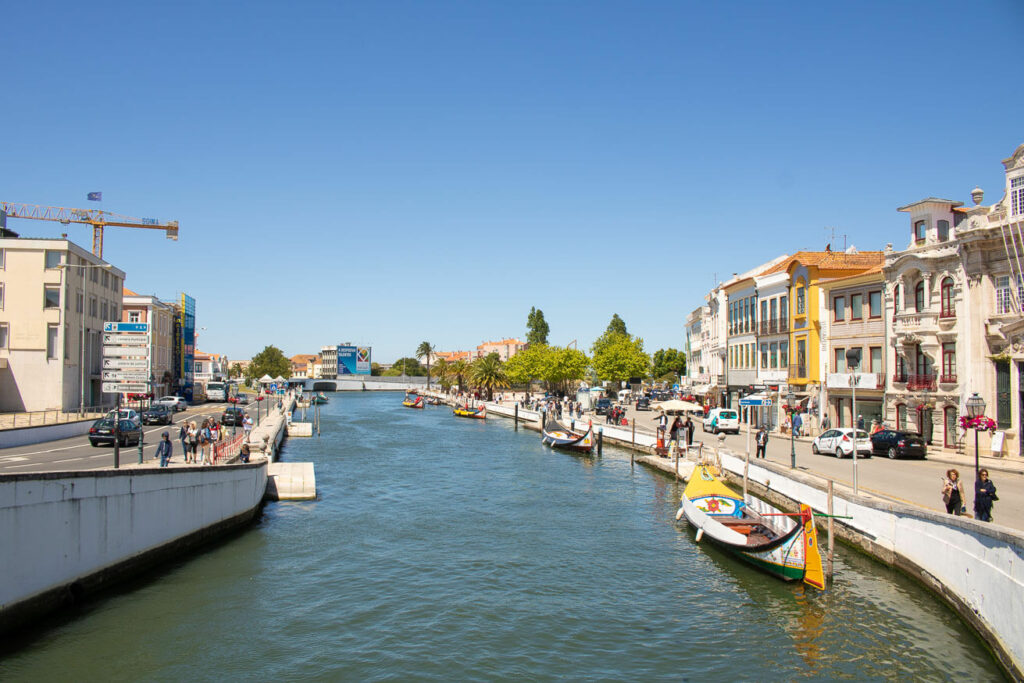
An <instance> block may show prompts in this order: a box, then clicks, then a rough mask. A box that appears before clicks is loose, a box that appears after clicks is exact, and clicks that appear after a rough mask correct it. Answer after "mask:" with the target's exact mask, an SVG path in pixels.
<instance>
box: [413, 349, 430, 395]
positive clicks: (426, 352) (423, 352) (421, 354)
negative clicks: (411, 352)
mask: <svg viewBox="0 0 1024 683" xmlns="http://www.w3.org/2000/svg"><path fill="white" fill-rule="evenodd" d="M433 355H434V345H433V344H431V343H430V342H428V341H424V342H420V345H419V346H417V347H416V357H417V358H425V359H426V361H427V389H430V358H431V356H433Z"/></svg>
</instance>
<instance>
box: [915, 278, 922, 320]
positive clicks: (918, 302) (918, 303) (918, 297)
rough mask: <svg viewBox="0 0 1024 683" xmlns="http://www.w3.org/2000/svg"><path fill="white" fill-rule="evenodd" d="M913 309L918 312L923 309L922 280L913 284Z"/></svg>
mask: <svg viewBox="0 0 1024 683" xmlns="http://www.w3.org/2000/svg"><path fill="white" fill-rule="evenodd" d="M914 310H915V311H917V312H918V313H921V312H922V311H924V280H921V281H920V282H918V283H917V284H916V285H915V286H914Z"/></svg>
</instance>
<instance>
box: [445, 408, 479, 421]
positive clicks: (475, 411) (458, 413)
mask: <svg viewBox="0 0 1024 683" xmlns="http://www.w3.org/2000/svg"><path fill="white" fill-rule="evenodd" d="M452 414H453V415H455V417H475V418H477V419H478V420H483V419H484V418H486V417H487V406H480V407H479V408H470V407H469V406H468V405H465V406H460V405H456V406H455V407H454V408H452Z"/></svg>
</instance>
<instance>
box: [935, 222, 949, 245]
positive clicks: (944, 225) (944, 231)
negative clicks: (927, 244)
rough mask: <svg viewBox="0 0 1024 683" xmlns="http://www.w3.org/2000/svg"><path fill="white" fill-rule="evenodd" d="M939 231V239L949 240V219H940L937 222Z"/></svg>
mask: <svg viewBox="0 0 1024 683" xmlns="http://www.w3.org/2000/svg"><path fill="white" fill-rule="evenodd" d="M936 225H937V226H938V232H939V241H940V242H948V241H949V221H939V222H938V223H937V224H936Z"/></svg>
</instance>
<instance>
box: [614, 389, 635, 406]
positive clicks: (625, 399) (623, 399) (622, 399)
mask: <svg viewBox="0 0 1024 683" xmlns="http://www.w3.org/2000/svg"><path fill="white" fill-rule="evenodd" d="M618 396H619V397H618V398H617V399H616V400H617V401H618V402H619V403H621V404H622V405H626V404H627V403H629V402H630V401H632V400H633V392H632V391H630V390H629V389H622V390H620V391H619V394H618Z"/></svg>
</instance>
